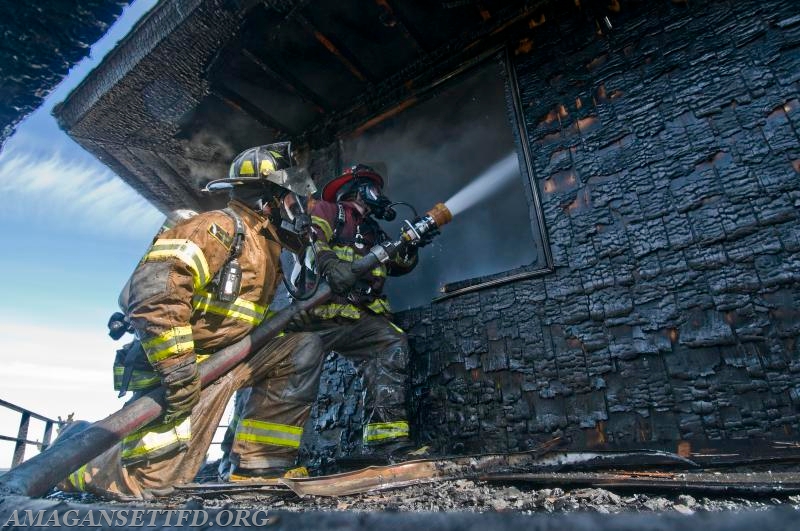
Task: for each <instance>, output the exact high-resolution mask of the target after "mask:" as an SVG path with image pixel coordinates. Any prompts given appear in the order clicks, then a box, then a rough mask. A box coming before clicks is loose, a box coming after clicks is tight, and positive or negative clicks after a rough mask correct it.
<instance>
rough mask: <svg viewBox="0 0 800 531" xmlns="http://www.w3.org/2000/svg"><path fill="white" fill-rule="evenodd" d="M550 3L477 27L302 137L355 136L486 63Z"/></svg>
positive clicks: (505, 13)
mask: <svg viewBox="0 0 800 531" xmlns="http://www.w3.org/2000/svg"><path fill="white" fill-rule="evenodd" d="M550 2H551V0H530V1H529V2H527V3H525V4H523V5H522V6H519V7H515V6H510V7H507V8H505V9H503V10H501V11H500V12H498V13H496V14H495V17H494V18H493V20H494V21H495V23H494V24H492V25H486V26H481V27H476V28H474V29H472V30H471V31H468V32H466V33H464V34H463V35H461V36H460V37H459V38H457V39H453V40H451V41H449V42H448V43H446V44H443V45H442V46H440V47H438V48H436V49H435V50H433V51H431V52H429V53H427V54H425V55H423V56H421V57H420V58H419V59H417V60H416V61H414V62H413V63H411V64H410V65H408V66H406V67H405V68H403V69H402V70H400V71H398V72H397V73H396V74H394V75H393V76H391V77H388V78H385V79H383V80H381V82H380V83H376V84H373V85H371V86H369V87H367V88H366V89H365V90H364V91H363V93H362V94H361V96H360V97H359V98H358V99H357V100H356V101H355V102H354V103H353V104H352V105H351V106H350V107H349V108H347V109H344V110H343V111H341V112H338V113H336V114H335V115H331V116H330V117H329V119H328V120H326V121H325V122H323V123H320V124H318V125H316V126H313V127H312V128H310V129H308V130H306V131H305V132H304V133H303V137H304V138H306V139H314V138H322V139H326V138H328V137H329V136H330V135H332V134H333V135H338V134H341V133H352V132H353V131H354V130H356V129H363V127H361V126H362V125H363V124H364V123H365V122H367V121H368V120H371V119H372V118H375V117H376V116H378V115H381V114H382V113H383V112H385V111H386V109H387V108H391V107H394V106H396V105H398V104H399V103H402V102H404V101H405V100H407V99H409V98H414V97H417V96H419V94H420V93H422V92H425V91H426V90H428V89H430V88H433V86H435V85H436V84H438V82H440V81H443V80H445V79H449V78H450V77H452V75H454V74H455V73H456V72H461V71H463V70H465V69H466V68H468V67H469V66H471V65H473V64H476V63H477V62H479V61H480V60H482V59H485V58H486V57H487V56H486V55H484V54H485V53H486V52H487V51H491V50H492V49H496V48H497V47H498V46H500V45H502V43H503V42H504V41H505V40H506V39H507V38H508V37H506V36H505V34H504V33H503V32H504V30H506V29H507V28H509V27H511V26H514V25H519V24H521V23H522V22H523V21H524V20H525V19H526V18H527V17H530V16H531V15H533V14H534V12H535V11H536V10H537V9H539V8H541V7H542V6H545V5H548V4H549V3H550ZM481 52H483V53H481ZM470 57H472V58H471V59H470ZM435 65H445V66H444V67H443V68H440V72H439V74H440V75H439V76H436V77H435V78H430V77H429V74H430V71H431V69H432V68H433V67H434V66H435ZM445 74H450V75H447V77H446V78H442V77H440V76H441V75H445ZM426 76H427V77H426ZM437 78H438V80H437ZM409 87H419V88H417V89H412V88H409Z"/></svg>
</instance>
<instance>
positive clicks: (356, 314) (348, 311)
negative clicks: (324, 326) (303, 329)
mask: <svg viewBox="0 0 800 531" xmlns="http://www.w3.org/2000/svg"><path fill="white" fill-rule="evenodd" d="M311 313H312V314H313V315H315V316H317V317H320V318H322V319H333V318H334V317H347V318H348V319H359V318H360V317H361V311H360V310H359V309H358V308H356V307H355V306H353V305H352V304H336V303H331V304H323V305H322V306H317V307H316V308H314V309H313V310H311Z"/></svg>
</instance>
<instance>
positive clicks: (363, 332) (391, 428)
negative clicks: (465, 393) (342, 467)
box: [302, 164, 417, 461]
mask: <svg viewBox="0 0 800 531" xmlns="http://www.w3.org/2000/svg"><path fill="white" fill-rule="evenodd" d="M383 186H384V180H383V177H382V176H381V175H380V174H379V173H378V172H377V171H375V170H374V169H373V168H371V167H369V166H366V165H363V164H358V165H355V166H352V167H349V168H347V169H346V170H345V171H344V172H343V173H342V175H340V176H339V177H337V178H335V179H333V180H332V181H330V182H329V183H328V184H327V185H326V186H325V187H324V189H323V191H322V200H321V201H316V202H314V203H313V205H312V206H311V207H310V209H309V214H310V215H311V223H312V230H313V231H314V234H315V236H316V241H315V243H314V250H315V254H316V257H315V260H316V270H317V272H318V273H319V274H321V275H322V276H323V277H324V278H325V279H326V280H327V282H328V284H329V285H330V287H331V290H332V291H333V293H334V295H333V297H332V299H331V300H330V301H329V302H328V303H327V304H323V305H321V306H318V307H316V308H314V309H312V310H311V311H310V312H309V315H308V320H307V321H306V323H305V324H304V326H303V327H302V329H303V330H306V331H313V332H316V333H317V334H318V335H319V336H320V337H321V338H322V341H323V343H324V345H325V347H324V348H325V351H326V352H327V351H335V352H337V353H339V354H340V355H342V356H345V357H347V358H349V359H351V360H353V361H354V362H356V363H357V364H359V365H360V366H361V367H362V368H363V376H364V389H365V390H364V397H363V404H364V416H365V419H364V425H363V432H362V437H363V446H362V448H363V452H364V457H367V458H368V459H371V460H376V461H382V460H384V459H385V458H392V457H397V456H398V454H402V450H406V449H409V448H410V446H411V445H410V440H409V425H408V415H407V411H406V386H407V382H406V380H407V378H406V376H407V365H408V356H409V348H408V340H407V338H406V334H405V333H404V332H403V330H402V329H401V328H400V327H398V326H397V325H396V324H395V323H394V322H392V316H391V313H390V307H389V303H388V301H387V299H386V296H385V295H384V294H383V286H384V283H385V282H386V279H387V276H400V275H405V274H407V273H409V272H410V271H411V270H412V269H414V267H415V266H416V265H417V249H416V247H411V248H410V249H409V251H408V253H407V254H405V255H403V256H399V257H398V258H396V259H395V260H393V261H390V262H388V263H387V264H385V265H384V264H382V265H379V266H378V267H376V268H375V269H373V270H372V271H370V272H369V273H368V274H367V275H366V276H365V277H363V278H359V277H357V276H356V275H355V274H354V273H353V271H352V269H351V265H352V262H354V261H356V260H358V259H359V258H361V257H363V256H365V255H366V254H367V253H368V252H369V250H370V249H371V248H372V247H373V246H374V245H375V244H378V243H380V242H382V241H384V240H385V239H388V236H387V235H386V233H385V232H384V231H383V230H382V229H381V227H380V225H379V224H378V221H377V219H385V220H391V219H393V218H394V211H393V210H392V209H391V202H390V201H389V199H387V198H386V196H384V195H383ZM376 218H377V219H376Z"/></svg>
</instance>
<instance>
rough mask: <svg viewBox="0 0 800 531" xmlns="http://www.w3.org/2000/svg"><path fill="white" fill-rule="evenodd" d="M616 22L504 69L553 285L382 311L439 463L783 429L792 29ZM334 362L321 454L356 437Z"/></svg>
mask: <svg viewBox="0 0 800 531" xmlns="http://www.w3.org/2000/svg"><path fill="white" fill-rule="evenodd" d="M622 6H623V9H622V11H621V13H620V15H619V17H617V19H616V20H615V23H614V30H613V31H611V32H610V33H608V34H606V35H602V36H598V35H596V34H595V31H594V30H595V28H594V27H593V26H591V25H587V24H585V23H580V22H577V21H572V20H567V21H561V22H555V23H548V24H545V25H544V26H541V27H539V28H535V29H534V30H532V31H533V32H534V33H533V35H532V36H531V37H532V40H533V41H534V42H535V43H536V46H535V47H534V48H533V50H531V51H530V52H529V53H519V54H516V55H514V59H513V60H514V63H515V66H516V69H517V75H518V77H519V85H520V90H521V96H522V107H523V108H524V112H525V121H526V124H527V128H528V139H527V141H528V142H529V144H530V147H531V152H532V154H533V161H532V162H533V166H534V168H533V170H534V178H535V180H536V182H537V183H538V185H539V187H540V190H541V192H542V201H543V208H544V214H545V221H546V226H547V232H548V235H549V239H550V242H551V245H552V252H553V257H554V262H555V266H556V269H555V271H554V272H553V273H552V274H549V275H546V276H543V277H541V278H536V279H529V280H525V281H520V282H516V283H513V284H508V285H505V286H502V287H498V288H496V289H486V290H483V291H480V292H477V293H472V294H467V295H463V296H460V297H457V298H453V299H449V300H446V301H443V302H441V303H437V304H433V305H431V306H429V307H425V308H420V309H416V310H412V311H409V312H405V313H403V314H402V315H400V316H399V318H400V324H401V326H403V327H404V328H405V329H406V330H407V331H408V332H409V336H410V339H411V344H412V349H413V367H412V393H411V394H412V410H413V411H414V415H415V418H413V419H412V422H413V426H414V428H413V429H415V430H416V434H417V435H418V436H419V437H420V438H421V439H422V440H424V441H426V442H433V443H434V444H435V445H437V446H438V447H439V448H440V449H442V450H444V451H449V452H453V451H464V452H473V451H507V450H521V449H526V448H529V447H531V446H532V445H534V444H535V443H536V442H537V441H539V440H541V439H545V438H549V437H550V436H551V435H552V434H554V433H555V434H561V435H566V436H567V438H568V440H570V441H571V444H572V445H573V446H575V447H581V446H587V445H588V446H591V445H594V444H597V443H612V444H633V443H637V442H652V441H675V440H679V439H686V438H711V439H719V438H742V437H749V436H766V437H769V436H780V437H796V436H797V433H798V429H800V422H799V421H798V408H800V351H799V350H798V349H799V348H800V347H799V346H798V343H797V339H798V335H800V314H799V312H798V310H797V308H798V307H800V283H799V281H800V223H798V205H799V204H800V142H799V137H798V131H799V130H800V129H799V128H800V100H798V94H800V91H799V90H798V89H800V48H799V46H800V16H798V15H797V10H796V7H795V6H794V2H791V1H786V0H783V1H782V0H772V1H753V0H751V1H736V2H721V1H693V2H690V3H689V4H688V6H687V5H676V4H674V3H671V2H627V3H623V4H622ZM518 141H519V139H518ZM455 223H457V220H456V221H455ZM445 230H446V228H445ZM423 255H424V251H423ZM423 259H424V256H423ZM343 363H344V362H343V361H342V360H338V359H336V358H331V359H329V361H328V366H327V372H326V375H325V376H324V378H323V386H322V390H321V395H322V401H321V405H318V406H317V408H316V409H315V417H314V422H315V425H316V428H317V432H318V433H320V434H322V435H323V436H325V435H326V434H327V436H328V438H327V439H325V437H323V438H322V439H321V440H323V441H327V442H325V443H324V444H328V445H329V446H328V448H329V450H331V449H332V448H333V446H332V444H333V443H334V441H336V440H337V439H338V441H336V442H338V443H340V444H341V443H343V442H345V443H348V444H355V440H356V439H355V438H354V437H353V436H352V435H348V434H347V430H348V429H349V427H348V426H347V425H346V424H347V423H351V420H346V418H345V417H346V415H339V414H338V413H336V412H337V411H339V409H341V408H343V407H350V408H351V409H353V408H356V409H357V405H352V404H350V405H348V404H341V399H340V398H339V396H341V394H340V393H343V392H353V391H357V389H354V388H353V386H356V387H357V386H358V385H359V384H358V382H353V381H352V378H354V377H355V375H356V372H355V371H354V370H353V369H352V368H347V367H344V368H343ZM336 368H339V369H342V368H343V369H344V370H343V372H344V373H347V374H349V378H348V377H340V376H337V375H336V374H335V371H334V370H333V369H336ZM337 408H338V409H337ZM348 441H349V442H348ZM324 444H323V445H324ZM346 447H347V445H346V444H345V445H344V446H342V448H340V449H339V451H341V450H345V451H346ZM332 451H336V450H332Z"/></svg>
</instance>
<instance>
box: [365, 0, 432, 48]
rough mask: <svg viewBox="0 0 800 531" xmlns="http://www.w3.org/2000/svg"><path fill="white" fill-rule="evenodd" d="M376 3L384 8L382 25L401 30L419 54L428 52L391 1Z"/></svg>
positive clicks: (381, 0)
mask: <svg viewBox="0 0 800 531" xmlns="http://www.w3.org/2000/svg"><path fill="white" fill-rule="evenodd" d="M375 3H376V4H378V6H380V7H381V8H383V12H384V13H383V15H382V16H381V17H380V20H381V23H382V24H383V25H384V26H386V27H389V28H397V29H398V30H400V33H402V34H403V37H405V39H406V41H408V43H409V44H411V46H412V47H413V48H414V50H415V51H416V52H417V53H420V54H424V53H426V52H427V50H425V49H424V48H423V47H422V45H421V44H420V42H419V39H417V38H416V37H415V36H414V35H413V34H412V33H411V30H410V29H409V26H408V24H407V23H406V21H405V20H404V19H403V17H402V16H400V15H399V14H398V13H397V11H395V10H394V9H393V8H392V6H391V4H389V0H375Z"/></svg>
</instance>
